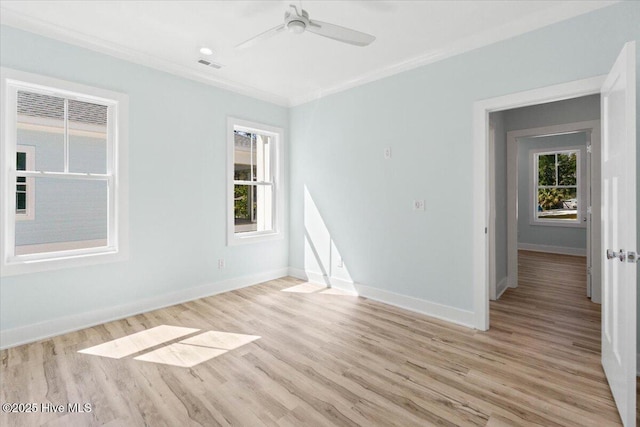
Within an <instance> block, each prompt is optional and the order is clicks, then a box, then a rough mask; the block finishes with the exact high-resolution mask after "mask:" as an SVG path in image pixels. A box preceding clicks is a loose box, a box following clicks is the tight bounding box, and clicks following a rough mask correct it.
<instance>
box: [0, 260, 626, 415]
mask: <svg viewBox="0 0 640 427" xmlns="http://www.w3.org/2000/svg"><path fill="white" fill-rule="evenodd" d="M520 271H521V277H520V285H519V287H518V288H516V289H510V290H508V291H507V292H506V293H505V294H504V295H503V297H502V298H501V300H500V301H498V302H492V303H491V329H490V330H489V331H488V332H478V331H474V330H471V329H468V328H465V327H461V326H456V325H453V324H450V323H447V322H443V321H439V320H436V319H432V318H429V317H426V316H422V315H419V314H415V313H412V312H409V311H405V310H402V309H398V308H394V307H391V306H388V305H385V304H381V303H378V302H375V301H371V300H367V299H364V298H358V297H353V296H348V295H341V294H340V293H339V292H335V291H334V292H323V291H322V290H321V289H318V288H317V287H313V286H302V287H297V288H294V289H293V290H297V291H299V292H284V291H283V290H286V289H289V288H291V287H294V286H298V285H300V284H301V283H302V282H301V281H299V280H296V279H292V278H284V279H279V280H274V281H271V282H267V283H264V284H261V285H257V286H253V287H250V288H245V289H241V290H237V291H233V292H228V293H225V294H221V295H217V296H213V297H208V298H203V299H200V300H196V301H192V302H189V303H185V304H179V305H176V306H173V307H169V308H165V309H161V310H157V311H153V312H149V313H146V314H142V315H138V316H132V317H129V318H127V319H124V320H119V321H114V322H110V323H107V324H104V325H100V326H96V327H93V328H89V329H85V330H82V331H78V332H74V333H69V334H66V335H62V336H59V337H56V338H53V339H50V340H45V341H41V342H38V343H34V344H29V345H24V346H20V347H16V348H12V349H9V350H4V351H2V352H1V366H0V373H1V381H2V384H1V386H2V389H1V393H0V400H1V401H2V402H34V403H37V404H38V406H39V405H40V404H44V403H52V404H62V405H66V404H67V403H79V404H83V403H90V404H91V412H88V413H69V412H65V413H51V412H49V413H42V412H41V411H39V412H38V413H30V414H14V413H1V414H0V424H1V425H3V426H39V425H44V426H94V425H95V426H98V425H106V426H145V425H146V426H198V425H202V426H218V425H222V426H226V425H234V426H263V425H264V426H336V425H337V426H428V425H438V426H458V425H459V426H492V427H498V426H512V425H523V426H525V425H541V426H560V425H563V426H616V425H620V421H619V418H618V415H617V412H616V409H615V406H614V403H613V401H612V397H611V393H610V391H609V388H608V386H607V383H606V380H605V377H604V374H603V372H602V368H601V366H600V353H599V345H600V344H599V343H600V306H599V305H597V304H592V303H591V302H590V301H589V300H588V299H587V298H586V297H585V296H584V283H585V282H584V281H585V278H584V259H583V258H579V257H566V256H555V255H554V256H549V255H544V254H536V253H533V252H522V253H521V257H520ZM163 325H164V326H163ZM167 326H170V327H179V328H195V329H198V331H196V332H193V333H189V332H190V330H186V329H179V328H168V327H167ZM157 327H161V328H157ZM152 328H157V329H154V330H153V331H151V332H147V333H145V334H141V335H135V336H133V337H129V338H126V339H124V340H119V341H116V342H113V343H110V344H108V345H105V346H100V347H96V348H95V349H90V348H91V347H95V346H98V345H101V344H104V343H107V342H109V341H112V340H116V339H120V338H123V337H127V336H129V335H132V334H135V333H138V332H142V331H147V330H150V329H152ZM165 332H166V334H167V335H166V337H167V339H166V341H163V333H165ZM225 332H226V333H233V334H241V335H229V334H224V333H225ZM245 336H251V337H249V338H247V337H245ZM256 336H258V337H260V338H256ZM87 349H89V350H87ZM81 350H87V352H85V353H79V351H81ZM110 351H114V353H109V352H110ZM92 352H93V353H95V354H91V353H92ZM97 354H107V355H108V354H111V355H112V356H117V357H120V358H114V357H105V356H104V355H102V356H101V355H97ZM180 364H183V365H184V366H178V365H180Z"/></svg>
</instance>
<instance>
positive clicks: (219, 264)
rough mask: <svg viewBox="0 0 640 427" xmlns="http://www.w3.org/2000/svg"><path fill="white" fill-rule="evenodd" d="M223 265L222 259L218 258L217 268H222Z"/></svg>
mask: <svg viewBox="0 0 640 427" xmlns="http://www.w3.org/2000/svg"><path fill="white" fill-rule="evenodd" d="M224 266H225V264H224V258H220V259H219V260H218V268H224Z"/></svg>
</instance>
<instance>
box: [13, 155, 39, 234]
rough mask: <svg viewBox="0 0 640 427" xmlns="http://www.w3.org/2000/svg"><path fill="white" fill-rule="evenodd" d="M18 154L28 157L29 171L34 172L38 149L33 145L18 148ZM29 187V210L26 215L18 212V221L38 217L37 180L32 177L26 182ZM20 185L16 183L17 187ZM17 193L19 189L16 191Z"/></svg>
mask: <svg viewBox="0 0 640 427" xmlns="http://www.w3.org/2000/svg"><path fill="white" fill-rule="evenodd" d="M16 153H25V154H26V155H27V170H34V169H35V164H36V157H35V155H36V148H35V147H34V146H32V145H18V146H16ZM25 181H26V182H25V185H26V186H27V193H26V194H27V209H26V212H25V213H18V212H16V221H32V220H33V219H34V218H35V217H36V215H35V214H36V209H35V206H36V205H35V203H36V190H35V178H33V177H30V178H27V179H26V180H25ZM17 185H18V183H16V186H17ZM16 191H17V189H16Z"/></svg>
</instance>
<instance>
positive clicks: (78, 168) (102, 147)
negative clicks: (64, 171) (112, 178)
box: [68, 99, 107, 173]
mask: <svg viewBox="0 0 640 427" xmlns="http://www.w3.org/2000/svg"><path fill="white" fill-rule="evenodd" d="M68 103H69V106H68V109H69V125H68V126H69V172H82V173H107V107H106V106H104V105H98V104H91V103H89V102H82V101H75V100H72V99H70V100H69V101H68Z"/></svg>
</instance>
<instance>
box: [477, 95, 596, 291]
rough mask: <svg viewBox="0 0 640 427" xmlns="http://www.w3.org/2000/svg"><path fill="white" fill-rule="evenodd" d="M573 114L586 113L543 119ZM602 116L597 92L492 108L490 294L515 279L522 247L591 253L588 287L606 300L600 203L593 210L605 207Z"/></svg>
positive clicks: (514, 281)
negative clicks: (498, 109) (602, 281)
mask: <svg viewBox="0 0 640 427" xmlns="http://www.w3.org/2000/svg"><path fill="white" fill-rule="evenodd" d="M576 118H578V119H588V120H583V121H580V122H573V123H561V124H551V125H549V126H539V125H547V124H549V123H550V122H551V123H553V121H555V122H556V123H557V122H563V121H564V122H566V121H568V120H575V119H576ZM599 119H600V98H599V95H591V96H585V97H579V98H573V99H568V100H563V101H557V102H553V103H547V104H540V105H535V106H529V107H524V108H517V109H512V110H506V111H501V112H497V113H492V114H491V115H490V121H493V122H494V124H495V125H494V126H493V128H495V129H496V130H498V131H500V130H501V131H502V135H496V137H495V138H493V139H494V141H495V147H494V150H492V152H494V153H495V154H494V158H493V165H492V169H493V171H494V173H493V177H494V180H493V181H494V184H493V186H494V189H493V191H492V194H491V196H490V197H491V202H490V203H491V210H492V214H491V217H490V218H491V219H490V221H491V222H490V224H489V228H490V229H492V230H490V231H493V233H491V234H493V235H495V236H499V238H496V239H495V240H491V241H490V243H489V246H490V251H489V253H490V257H491V259H490V264H492V265H494V268H493V269H491V271H490V283H491V288H490V293H489V297H490V299H492V300H495V299H497V298H499V296H500V295H501V294H502V293H503V292H504V291H505V290H506V289H508V288H515V287H517V286H518V280H517V279H518V250H529V251H537V252H545V253H553V254H561V255H577V256H584V257H586V272H585V274H586V278H587V279H586V281H585V294H586V296H587V297H589V298H592V301H593V302H596V303H600V302H601V292H600V289H601V284H600V272H601V263H600V262H599V261H600V257H599V250H598V248H599V247H600V227H599V224H600V210H599V209H595V210H594V209H591V206H600V154H599V153H600V120H599ZM531 125H535V126H538V127H530V128H526V129H522V128H523V127H525V126H531ZM518 128H520V129H518ZM505 135H506V137H505ZM503 199H504V200H506V204H505V202H504V200H503ZM494 211H495V212H494Z"/></svg>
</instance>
